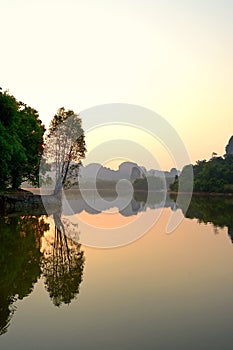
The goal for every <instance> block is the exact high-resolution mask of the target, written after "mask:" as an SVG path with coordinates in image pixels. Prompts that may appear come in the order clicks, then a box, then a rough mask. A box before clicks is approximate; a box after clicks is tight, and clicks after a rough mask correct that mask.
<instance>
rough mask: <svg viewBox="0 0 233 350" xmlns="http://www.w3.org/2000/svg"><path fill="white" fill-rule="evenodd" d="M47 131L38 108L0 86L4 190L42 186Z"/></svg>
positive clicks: (0, 177) (0, 157)
mask: <svg viewBox="0 0 233 350" xmlns="http://www.w3.org/2000/svg"><path fill="white" fill-rule="evenodd" d="M44 132H45V128H44V126H43V124H42V122H41V120H40V119H39V115H38V112H37V111H36V110H35V109H34V108H31V107H29V106H27V105H26V104H25V103H23V102H20V101H17V100H16V98H15V97H14V96H12V95H10V94H9V93H8V92H6V91H5V92H3V91H2V89H0V190H5V189H7V188H8V187H11V188H12V189H17V188H19V186H20V185H21V183H22V182H23V181H28V182H29V183H31V184H32V185H38V182H39V164H40V159H41V155H42V151H43V135H44Z"/></svg>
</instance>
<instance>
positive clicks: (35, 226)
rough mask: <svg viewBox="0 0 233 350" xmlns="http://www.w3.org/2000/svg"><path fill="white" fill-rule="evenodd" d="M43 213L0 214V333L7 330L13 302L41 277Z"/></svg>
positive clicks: (20, 297)
mask: <svg viewBox="0 0 233 350" xmlns="http://www.w3.org/2000/svg"><path fill="white" fill-rule="evenodd" d="M48 229H49V225H48V224H47V223H45V221H44V218H43V217H40V218H39V217H36V216H21V217H0V266H1V271H0V334H3V333H5V332H6V331H7V328H8V326H9V322H10V319H11V317H12V315H13V312H14V307H13V305H12V304H13V302H15V301H16V300H17V299H23V298H24V297H25V296H27V295H29V294H30V293H31V291H32V289H33V285H34V284H35V283H36V281H37V279H38V278H39V277H40V273H41V272H40V259H41V253H40V237H41V236H42V235H43V233H44V231H47V230H48Z"/></svg>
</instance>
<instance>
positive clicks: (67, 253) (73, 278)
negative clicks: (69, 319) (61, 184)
mask: <svg viewBox="0 0 233 350" xmlns="http://www.w3.org/2000/svg"><path fill="white" fill-rule="evenodd" d="M54 221H55V223H56V226H55V229H54V239H53V240H52V241H51V240H50V241H49V240H46V242H47V245H46V248H44V250H43V255H42V259H41V269H42V273H43V276H44V278H45V286H46V289H47V291H48V293H49V296H50V298H51V299H52V301H53V304H54V305H55V306H60V305H61V304H62V303H64V304H69V303H70V302H71V301H72V299H74V298H75V297H76V296H77V294H78V293H79V285H80V283H81V282H82V275H83V268H84V260H85V259H84V253H83V251H82V250H81V245H80V244H78V243H76V242H74V241H73V240H71V239H69V238H68V237H67V236H66V234H65V227H64V224H63V223H62V222H61V220H60V218H59V216H58V215H56V214H55V215H54Z"/></svg>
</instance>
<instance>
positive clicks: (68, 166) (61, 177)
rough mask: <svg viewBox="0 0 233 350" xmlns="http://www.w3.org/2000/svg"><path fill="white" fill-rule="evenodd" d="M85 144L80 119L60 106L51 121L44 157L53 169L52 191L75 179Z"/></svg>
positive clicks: (69, 184)
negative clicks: (53, 181) (53, 184)
mask: <svg viewBox="0 0 233 350" xmlns="http://www.w3.org/2000/svg"><path fill="white" fill-rule="evenodd" d="M85 152H86V144H85V138H84V131H83V129H82V121H81V118H80V116H79V115H77V114H75V113H74V112H73V111H72V110H68V111H66V110H65V108H64V107H62V108H60V109H59V110H58V112H57V114H56V115H55V116H54V118H53V119H52V121H51V124H50V128H49V134H48V137H47V140H46V147H45V151H44V158H45V159H46V161H47V162H50V163H52V165H53V167H54V170H55V186H54V193H56V194H57V193H59V192H60V190H61V189H62V187H69V186H71V185H73V184H74V183H75V180H76V181H77V178H78V170H79V165H80V164H81V162H82V159H83V158H85Z"/></svg>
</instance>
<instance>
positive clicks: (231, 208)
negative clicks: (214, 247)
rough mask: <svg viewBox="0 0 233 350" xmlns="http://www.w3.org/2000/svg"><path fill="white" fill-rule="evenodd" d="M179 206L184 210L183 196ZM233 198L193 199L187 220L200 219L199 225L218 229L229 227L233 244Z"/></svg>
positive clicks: (205, 197) (206, 197) (197, 197)
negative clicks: (208, 225) (209, 225)
mask: <svg viewBox="0 0 233 350" xmlns="http://www.w3.org/2000/svg"><path fill="white" fill-rule="evenodd" d="M177 204H178V206H179V207H180V208H181V209H182V207H183V203H182V196H180V199H179V202H178V203H177ZM232 213H233V197H232V196H228V197H227V196H198V195H194V196H193V197H192V200H191V203H190V206H189V208H188V210H187V212H186V213H184V214H185V217H186V218H189V219H198V222H199V223H205V224H207V223H212V224H213V226H214V228H215V229H216V230H215V232H217V229H218V228H224V227H227V230H228V235H229V237H230V239H231V241H232V243H233V215H232Z"/></svg>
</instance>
